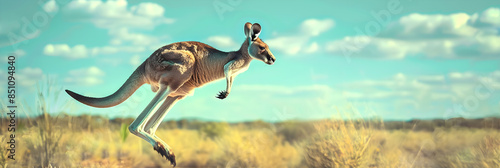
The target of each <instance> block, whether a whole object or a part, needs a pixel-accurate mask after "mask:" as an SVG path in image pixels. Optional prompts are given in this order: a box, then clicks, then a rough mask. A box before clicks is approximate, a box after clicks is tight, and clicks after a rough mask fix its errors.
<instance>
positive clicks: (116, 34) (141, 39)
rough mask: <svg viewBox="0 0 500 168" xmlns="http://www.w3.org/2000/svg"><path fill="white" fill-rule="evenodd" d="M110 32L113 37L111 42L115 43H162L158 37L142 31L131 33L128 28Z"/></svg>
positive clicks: (135, 44) (146, 44)
mask: <svg viewBox="0 0 500 168" xmlns="http://www.w3.org/2000/svg"><path fill="white" fill-rule="evenodd" d="M109 34H110V35H111V37H112V38H111V41H110V43H111V44H113V45H120V44H123V43H130V44H132V45H134V46H150V45H154V44H158V43H160V39H159V38H158V37H154V36H149V35H145V34H140V33H131V32H129V30H128V29H127V28H118V29H113V30H110V31H109Z"/></svg>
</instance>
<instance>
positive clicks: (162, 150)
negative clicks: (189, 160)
mask: <svg viewBox="0 0 500 168" xmlns="http://www.w3.org/2000/svg"><path fill="white" fill-rule="evenodd" d="M153 149H154V150H155V151H157V152H158V153H159V154H160V155H161V156H165V158H166V159H167V160H168V161H170V164H172V166H174V167H175V165H177V163H176V162H175V155H174V152H173V151H172V149H170V150H168V151H167V150H166V149H165V146H163V144H161V143H156V146H155V147H154V148H153Z"/></svg>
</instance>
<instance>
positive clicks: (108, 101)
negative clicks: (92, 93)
mask: <svg viewBox="0 0 500 168" xmlns="http://www.w3.org/2000/svg"><path fill="white" fill-rule="evenodd" d="M144 71H145V62H143V63H142V64H141V65H140V66H139V67H137V69H136V70H135V71H134V73H132V75H130V77H129V78H128V79H127V81H125V83H124V84H123V85H122V86H121V87H120V89H118V90H117V91H116V92H115V93H113V94H111V95H109V96H106V97H102V98H94V97H87V96H83V95H80V94H78V93H75V92H72V91H70V90H66V93H68V94H69V95H70V96H71V97H73V98H74V99H76V100H78V101H79V102H81V103H83V104H86V105H89V106H92V107H98V108H105V107H112V106H116V105H118V104H120V103H122V102H123V101H125V100H127V98H129V97H130V96H131V95H132V94H133V93H134V92H135V91H136V90H137V89H138V88H139V87H141V86H142V85H143V84H144V83H145V80H144Z"/></svg>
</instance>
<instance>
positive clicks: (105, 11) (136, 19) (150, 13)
mask: <svg viewBox="0 0 500 168" xmlns="http://www.w3.org/2000/svg"><path fill="white" fill-rule="evenodd" d="M127 6H128V3H127V1H125V0H115V1H113V0H110V1H100V0H99V1H90V0H88V1H87V0H79V1H71V2H70V3H68V4H67V5H66V6H65V8H64V9H63V12H64V13H65V14H66V15H67V16H68V17H71V18H72V19H77V20H84V21H85V20H89V21H90V22H92V23H94V25H96V26H97V27H101V28H111V29H112V28H122V27H133V28H142V29H144V28H145V29H152V28H154V27H155V26H157V25H160V24H170V23H173V22H174V19H171V18H166V17H164V16H163V15H164V12H165V10H164V9H163V7H162V6H160V5H158V4H155V3H140V4H138V5H135V6H131V7H130V8H128V7H127Z"/></svg>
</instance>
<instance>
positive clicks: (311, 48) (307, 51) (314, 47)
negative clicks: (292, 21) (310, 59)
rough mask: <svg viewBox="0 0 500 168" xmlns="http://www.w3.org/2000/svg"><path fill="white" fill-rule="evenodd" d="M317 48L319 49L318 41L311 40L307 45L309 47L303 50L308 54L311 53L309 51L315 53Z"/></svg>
mask: <svg viewBox="0 0 500 168" xmlns="http://www.w3.org/2000/svg"><path fill="white" fill-rule="evenodd" d="M318 49H319V46H318V43H317V42H313V43H312V44H311V45H309V47H307V48H306V49H305V50H304V52H305V53H308V54H311V53H315V52H316V51H318Z"/></svg>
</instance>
